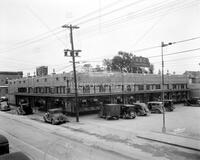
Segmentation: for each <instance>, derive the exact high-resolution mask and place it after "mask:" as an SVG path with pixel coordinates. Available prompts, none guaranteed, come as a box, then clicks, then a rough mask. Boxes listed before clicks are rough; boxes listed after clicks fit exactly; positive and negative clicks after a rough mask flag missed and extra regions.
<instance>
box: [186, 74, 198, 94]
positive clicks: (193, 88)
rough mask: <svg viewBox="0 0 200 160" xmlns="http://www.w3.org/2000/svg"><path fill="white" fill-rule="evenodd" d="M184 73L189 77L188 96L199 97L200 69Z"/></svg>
mask: <svg viewBox="0 0 200 160" xmlns="http://www.w3.org/2000/svg"><path fill="white" fill-rule="evenodd" d="M184 75H186V76H187V77H188V79H189V82H188V88H189V89H190V97H193V98H194V97H200V71H186V72H185V73H184Z"/></svg>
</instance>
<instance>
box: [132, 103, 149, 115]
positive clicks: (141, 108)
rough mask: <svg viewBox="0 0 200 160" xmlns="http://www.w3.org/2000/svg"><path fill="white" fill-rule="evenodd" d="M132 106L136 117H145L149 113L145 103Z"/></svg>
mask: <svg viewBox="0 0 200 160" xmlns="http://www.w3.org/2000/svg"><path fill="white" fill-rule="evenodd" d="M133 105H134V108H135V112H136V114H137V116H147V115H149V114H150V113H151V112H150V111H149V109H148V107H147V105H146V104H145V103H133Z"/></svg>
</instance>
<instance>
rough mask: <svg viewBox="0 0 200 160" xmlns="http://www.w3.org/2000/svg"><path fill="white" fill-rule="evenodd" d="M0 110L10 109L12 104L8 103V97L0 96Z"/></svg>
mask: <svg viewBox="0 0 200 160" xmlns="http://www.w3.org/2000/svg"><path fill="white" fill-rule="evenodd" d="M0 110H1V111H9V110H10V106H9V104H8V98H6V97H1V98H0Z"/></svg>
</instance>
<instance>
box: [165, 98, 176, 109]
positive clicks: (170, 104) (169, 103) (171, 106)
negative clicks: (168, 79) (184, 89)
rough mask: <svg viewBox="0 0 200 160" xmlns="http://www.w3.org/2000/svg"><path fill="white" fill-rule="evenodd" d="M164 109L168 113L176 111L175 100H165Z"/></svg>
mask: <svg viewBox="0 0 200 160" xmlns="http://www.w3.org/2000/svg"><path fill="white" fill-rule="evenodd" d="M164 107H165V110H166V111H170V112H171V111H173V110H174V109H175V106H174V103H173V100H164Z"/></svg>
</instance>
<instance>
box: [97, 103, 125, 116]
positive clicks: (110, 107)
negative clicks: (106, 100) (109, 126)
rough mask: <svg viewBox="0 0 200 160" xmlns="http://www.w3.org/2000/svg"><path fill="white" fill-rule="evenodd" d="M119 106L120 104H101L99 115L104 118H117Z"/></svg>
mask: <svg viewBox="0 0 200 160" xmlns="http://www.w3.org/2000/svg"><path fill="white" fill-rule="evenodd" d="M120 111H121V106H120V104H103V105H102V106H101V108H100V112H99V117H101V118H105V119H107V120H108V119H119V118H120Z"/></svg>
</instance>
